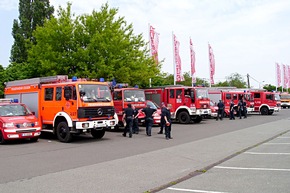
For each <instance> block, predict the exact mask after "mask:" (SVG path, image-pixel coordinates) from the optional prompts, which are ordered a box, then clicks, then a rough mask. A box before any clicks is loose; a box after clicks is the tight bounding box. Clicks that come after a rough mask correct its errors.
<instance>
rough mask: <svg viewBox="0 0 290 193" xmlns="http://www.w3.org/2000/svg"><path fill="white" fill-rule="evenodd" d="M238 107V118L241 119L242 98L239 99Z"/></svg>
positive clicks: (242, 110) (242, 109)
mask: <svg viewBox="0 0 290 193" xmlns="http://www.w3.org/2000/svg"><path fill="white" fill-rule="evenodd" d="M238 109H239V117H240V119H242V115H243V112H244V108H243V99H241V100H239V103H238Z"/></svg>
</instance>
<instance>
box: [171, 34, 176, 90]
mask: <svg viewBox="0 0 290 193" xmlns="http://www.w3.org/2000/svg"><path fill="white" fill-rule="evenodd" d="M172 47H173V77H174V85H176V63H175V61H176V60H175V49H174V48H175V45H174V34H173V31H172Z"/></svg>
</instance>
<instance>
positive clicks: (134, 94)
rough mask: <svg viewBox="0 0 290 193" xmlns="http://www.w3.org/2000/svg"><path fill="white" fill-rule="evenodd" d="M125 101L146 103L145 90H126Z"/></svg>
mask: <svg viewBox="0 0 290 193" xmlns="http://www.w3.org/2000/svg"><path fill="white" fill-rule="evenodd" d="M124 101H126V102H145V93H144V91H143V90H133V89H132V90H124Z"/></svg>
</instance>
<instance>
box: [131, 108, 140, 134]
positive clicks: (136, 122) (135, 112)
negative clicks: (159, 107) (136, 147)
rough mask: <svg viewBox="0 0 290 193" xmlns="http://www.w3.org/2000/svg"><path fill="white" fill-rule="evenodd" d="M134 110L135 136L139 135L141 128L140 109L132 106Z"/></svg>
mask: <svg viewBox="0 0 290 193" xmlns="http://www.w3.org/2000/svg"><path fill="white" fill-rule="evenodd" d="M132 109H133V111H134V114H133V128H132V130H133V134H138V133H139V126H138V116H139V111H138V109H136V108H135V105H132Z"/></svg>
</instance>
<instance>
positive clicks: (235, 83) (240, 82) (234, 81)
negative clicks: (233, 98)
mask: <svg viewBox="0 0 290 193" xmlns="http://www.w3.org/2000/svg"><path fill="white" fill-rule="evenodd" d="M213 86H214V87H217V86H223V87H225V86H229V87H237V88H246V87H247V83H246V82H245V81H244V78H243V77H242V75H240V74H238V73H233V74H231V75H230V76H227V77H226V81H224V82H218V83H217V84H215V85H213Z"/></svg>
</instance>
